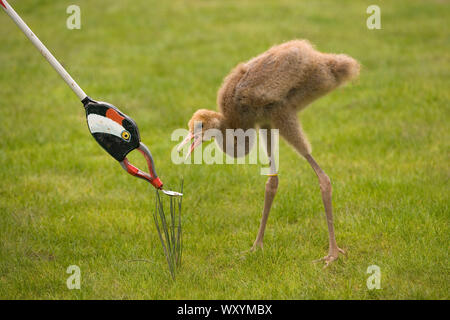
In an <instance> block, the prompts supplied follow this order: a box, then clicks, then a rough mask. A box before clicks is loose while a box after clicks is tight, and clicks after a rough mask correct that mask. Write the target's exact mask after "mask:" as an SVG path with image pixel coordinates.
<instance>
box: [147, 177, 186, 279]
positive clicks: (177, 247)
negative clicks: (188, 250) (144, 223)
mask: <svg viewBox="0 0 450 320" xmlns="http://www.w3.org/2000/svg"><path fill="white" fill-rule="evenodd" d="M180 190H181V191H180V193H181V194H183V180H182V181H181V187H180ZM166 198H168V202H169V204H170V206H169V209H170V215H169V216H166V213H165V211H164V204H163V202H164V201H161V197H160V195H159V190H156V191H155V210H154V212H153V219H154V221H155V226H156V231H157V232H158V235H159V240H160V241H161V245H162V247H163V250H164V255H165V256H166V260H167V263H168V264H169V271H170V274H171V276H172V279H174V280H175V275H176V270H177V268H179V267H180V266H181V254H182V227H181V226H182V224H181V204H182V201H183V196H167V197H166ZM166 202H167V201H166Z"/></svg>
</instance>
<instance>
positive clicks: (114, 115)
mask: <svg viewBox="0 0 450 320" xmlns="http://www.w3.org/2000/svg"><path fill="white" fill-rule="evenodd" d="M106 117H107V118H110V119H111V120H113V121H115V122H117V123H118V124H120V125H122V121H123V119H125V118H124V117H122V116H121V115H120V114H118V113H117V111H116V110H114V109H112V108H109V109H108V110H107V111H106Z"/></svg>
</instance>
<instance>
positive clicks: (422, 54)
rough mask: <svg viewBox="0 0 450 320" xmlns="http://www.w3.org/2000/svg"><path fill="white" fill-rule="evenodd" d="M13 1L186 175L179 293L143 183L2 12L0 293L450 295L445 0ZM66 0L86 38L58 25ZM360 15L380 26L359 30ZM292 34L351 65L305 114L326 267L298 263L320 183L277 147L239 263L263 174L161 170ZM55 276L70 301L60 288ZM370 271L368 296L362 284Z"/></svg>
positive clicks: (318, 249) (311, 231) (91, 89)
mask: <svg viewBox="0 0 450 320" xmlns="http://www.w3.org/2000/svg"><path fill="white" fill-rule="evenodd" d="M10 2H11V4H12V5H13V6H14V7H15V8H16V10H17V11H18V12H19V13H20V14H21V15H22V17H23V18H24V20H25V21H27V22H28V24H29V25H30V27H31V28H32V29H33V30H34V31H35V33H36V34H37V35H38V36H39V37H40V38H41V40H42V41H43V42H44V43H46V45H47V46H48V47H49V48H50V50H51V51H52V52H53V53H54V54H55V55H56V57H57V58H58V59H60V60H61V62H62V63H63V64H64V66H66V67H67V69H68V71H69V72H70V73H71V74H72V76H73V77H74V78H75V79H76V80H77V81H78V82H79V84H80V85H81V87H82V88H83V89H84V90H85V91H86V92H87V93H88V94H89V95H90V96H92V97H93V98H96V99H100V100H104V101H109V102H111V103H113V104H115V105H116V106H118V107H119V108H121V109H122V110H123V111H124V112H125V113H127V114H129V115H130V116H132V117H133V118H134V119H135V120H136V121H137V122H138V124H139V127H140V130H141V137H142V140H143V141H144V142H145V143H146V144H147V145H149V146H150V149H151V151H152V153H153V155H154V157H155V161H156V166H157V171H158V173H159V175H160V176H161V178H162V180H163V181H164V182H165V183H166V184H167V185H168V186H172V187H176V186H177V185H178V182H179V178H180V177H181V176H183V177H184V179H185V197H184V202H183V209H184V212H183V220H184V229H183V231H184V238H183V241H184V251H183V265H182V268H181V269H180V271H179V273H178V278H177V280H176V281H175V282H174V281H172V280H171V278H170V276H169V273H168V268H167V264H166V261H165V259H164V256H163V253H162V249H161V244H160V242H159V239H158V235H157V233H156V230H155V226H154V224H153V220H152V211H151V210H152V209H153V206H154V192H153V190H152V189H151V188H150V187H149V185H148V184H146V183H144V182H143V181H140V180H137V179H134V178H132V177H130V176H128V175H126V174H125V173H124V172H123V171H122V169H121V168H120V166H119V165H118V163H117V162H116V161H114V160H112V158H110V157H109V156H108V155H107V154H106V153H105V152H104V151H103V150H102V149H101V148H100V147H99V146H98V145H97V144H96V142H95V141H94V140H93V139H92V137H91V136H90V134H89V132H88V130H87V126H86V122H85V115H84V110H83V108H82V105H81V104H80V103H79V102H77V99H76V96H75V95H74V94H73V93H72V92H71V91H70V90H69V89H68V88H67V87H66V85H65V83H64V82H62V81H61V80H60V78H59V77H58V76H57V75H56V73H55V72H54V71H53V69H52V68H51V67H50V66H49V65H48V64H47V63H46V62H45V61H44V60H43V58H42V57H41V56H40V54H39V53H38V52H37V51H36V50H35V49H34V47H32V45H31V43H29V41H28V40H27V39H26V38H25V37H24V35H23V34H22V33H21V32H20V30H19V29H18V28H17V27H16V26H15V25H14V24H13V23H12V21H11V20H10V19H9V18H8V17H7V16H6V14H4V12H0V39H1V50H0V112H1V118H2V121H1V125H0V137H1V139H0V181H1V183H0V298H2V299H216V298H217V299H253V298H254V299H350V298H351V299H431V298H437V299H448V298H449V287H450V268H449V244H450V241H449V240H450V239H449V235H450V230H449V216H450V214H449V176H450V171H449V151H450V150H449V147H450V145H449V141H450V135H449V125H448V123H449V120H450V109H449V90H448V89H449V85H450V82H449V79H450V77H449V67H450V56H449V52H450V42H449V39H450V32H449V30H448V21H449V20H450V10H449V9H450V8H449V2H448V1H412V0H403V1H350V0H347V1H333V0H327V1H325V0H323V1H298V0H282V1H267V0H266V1H243V0H239V1H234V0H233V1H218V0H208V1H206V0H202V1H199V0H196V1H178V0H177V1H148V0H145V1H144V0H135V1H107V2H106V1H66V0H64V1H50V0H48V1H36V0H33V1H31V0H23V1H13V0H11V1H10ZM70 4H78V5H79V6H80V7H81V17H82V27H81V30H68V29H67V28H66V19H67V17H68V15H67V14H66V8H67V6H68V5H70ZM370 4H378V5H379V6H380V8H381V23H382V29H381V30H368V29H367V27H366V19H367V17H368V14H366V8H367V7H368V5H370ZM0 11H3V10H0ZM295 38H306V39H309V40H310V41H311V42H312V43H314V44H315V45H316V47H317V48H318V49H319V50H321V51H326V52H337V53H340V52H344V53H347V54H349V55H351V56H353V57H355V58H356V59H358V60H359V61H360V62H361V64H362V66H363V67H362V71H361V77H360V79H359V80H358V81H357V82H355V83H353V84H350V85H349V86H347V87H345V88H341V89H339V90H337V91H335V92H333V93H331V94H330V95H328V96H326V97H324V98H322V99H320V100H318V101H317V102H315V103H314V104H313V105H312V106H310V107H309V108H307V109H306V110H305V111H304V112H303V113H301V114H300V115H299V116H300V117H301V118H302V123H303V126H304V129H305V131H306V132H307V133H308V135H309V138H310V140H311V143H312V146H313V150H314V151H313V154H314V156H315V158H316V160H317V161H318V163H319V164H320V165H321V166H322V168H323V169H324V170H325V171H326V172H327V173H328V175H329V176H330V177H331V179H332V182H333V186H334V195H333V200H334V209H335V227H336V232H337V240H338V244H339V245H340V246H341V247H342V248H344V249H345V250H346V251H347V252H348V254H347V256H346V257H343V258H342V259H339V260H338V261H337V262H336V263H334V264H333V265H332V266H331V267H329V268H328V269H325V270H323V269H322V266H321V265H317V264H313V263H312V262H311V261H312V260H314V259H317V258H319V257H322V256H324V255H325V254H326V253H327V244H328V241H327V231H326V222H325V217H324V216H325V215H324V210H323V206H322V202H321V198H320V192H319V188H318V183H317V179H316V177H315V175H314V172H313V171H312V170H311V168H310V167H309V165H308V164H307V162H306V161H304V160H303V159H301V158H299V157H298V156H297V154H296V153H295V152H294V151H293V150H292V149H291V148H290V147H289V146H288V145H287V144H286V143H284V142H282V143H281V147H280V156H281V160H280V186H279V191H278V194H277V197H276V199H275V202H274V206H273V209H272V212H271V216H270V218H269V223H268V228H267V231H266V237H265V247H264V251H263V252H256V253H254V254H248V255H244V256H243V257H242V256H241V254H240V253H241V252H242V251H244V250H247V249H249V248H250V246H251V244H252V243H253V240H254V238H255V236H256V232H257V230H258V225H259V220H260V214H261V210H262V205H263V196H264V184H265V177H263V176H261V175H260V174H259V170H260V166H258V165H234V166H233V165H174V164H173V163H172V162H171V152H172V149H173V147H174V146H175V144H176V142H173V141H171V140H170V135H171V133H172V131H173V130H175V129H177V128H185V127H186V123H187V121H188V119H189V118H190V117H191V115H192V113H193V112H194V111H195V110H196V109H198V108H210V109H215V108H216V107H215V99H216V91H217V89H218V88H219V86H220V84H221V81H222V79H223V77H224V76H225V75H226V74H227V73H228V72H229V71H230V70H231V68H232V67H234V66H235V65H236V64H237V63H238V62H240V61H244V60H248V59H249V58H251V57H253V56H255V55H257V54H259V53H261V52H263V51H265V50H266V49H268V48H269V47H270V46H272V45H274V44H277V43H281V42H283V41H287V40H290V39H295ZM132 159H133V160H134V161H137V162H139V160H138V159H139V157H138V156H134V155H133V156H132ZM140 164H141V166H142V165H143V163H142V162H140ZM133 259H148V260H150V261H151V262H150V263H145V262H131V261H130V260H133ZM69 265H78V266H79V267H80V269H81V289H80V290H68V289H67V287H66V279H67V277H68V276H69V275H68V274H67V273H66V269H67V267H68V266H69ZM370 265H378V266H379V267H380V269H381V275H382V278H381V289H380V290H368V288H367V287H366V279H367V278H368V277H369V275H368V274H367V273H366V270H367V268H368V266H370Z"/></svg>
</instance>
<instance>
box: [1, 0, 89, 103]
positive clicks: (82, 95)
mask: <svg viewBox="0 0 450 320" xmlns="http://www.w3.org/2000/svg"><path fill="white" fill-rule="evenodd" d="M0 5H1V6H2V7H3V9H4V10H5V11H6V13H7V14H8V15H9V16H10V17H11V19H13V21H14V22H15V23H16V24H17V26H18V27H19V28H20V29H21V30H22V31H23V33H25V35H26V36H27V37H28V39H30V41H31V42H32V43H33V44H34V46H35V47H36V48H37V49H38V50H39V52H40V53H41V54H42V55H43V56H44V58H45V59H46V60H47V61H48V62H49V63H50V64H51V66H52V67H53V68H54V69H55V70H56V72H58V73H59V75H60V76H61V78H63V80H64V81H65V82H66V83H67V84H68V86H69V87H70V88H71V89H72V90H73V92H75V94H76V95H77V96H78V98H79V99H80V100H83V99H84V98H86V97H87V95H86V93H84V91H83V90H82V89H81V88H80V87H79V86H78V84H77V83H76V82H75V80H73V79H72V77H71V76H70V75H69V74H68V73H67V71H66V70H65V69H64V68H63V66H62V65H61V64H60V63H59V62H58V60H56V59H55V57H54V56H53V55H52V54H51V53H50V51H48V49H47V48H46V47H45V46H44V44H43V43H42V42H41V41H40V40H39V39H38V37H36V35H35V34H34V33H33V31H31V29H30V28H29V27H28V26H27V24H26V23H25V22H24V21H23V20H22V18H20V17H19V15H18V14H17V13H16V12H15V11H14V9H13V8H12V7H11V6H10V5H9V3H8V2H7V1H6V0H0Z"/></svg>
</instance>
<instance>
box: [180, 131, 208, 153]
mask: <svg viewBox="0 0 450 320" xmlns="http://www.w3.org/2000/svg"><path fill="white" fill-rule="evenodd" d="M192 139H193V140H194V141H193V142H192V143H191V147H190V148H189V151H188V153H187V155H186V159H187V158H189V156H190V155H191V153H192V151H194V149H195V148H196V147H198V146H199V145H200V144H201V143H202V136H201V133H200V134H193V133H192V132H189V133H188V135H187V136H186V138H184V140H183V141H182V142H181V143H180V144H179V145H178V147H177V151H178V152H181V150H182V149H183V147H184V146H185V145H186V144H187V143H188V142H189V141H191V140H192Z"/></svg>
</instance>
